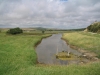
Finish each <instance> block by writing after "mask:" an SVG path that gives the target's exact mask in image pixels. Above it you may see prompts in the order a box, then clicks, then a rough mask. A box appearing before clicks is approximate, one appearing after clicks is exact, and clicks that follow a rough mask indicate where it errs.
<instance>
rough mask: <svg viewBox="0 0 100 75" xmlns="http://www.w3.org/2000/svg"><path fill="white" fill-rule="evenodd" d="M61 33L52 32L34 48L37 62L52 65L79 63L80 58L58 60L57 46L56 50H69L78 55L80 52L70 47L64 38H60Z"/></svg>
mask: <svg viewBox="0 0 100 75" xmlns="http://www.w3.org/2000/svg"><path fill="white" fill-rule="evenodd" d="M61 37H62V34H53V35H52V36H51V37H48V38H45V39H43V40H42V41H41V43H40V44H39V45H38V46H37V48H36V53H37V57H38V62H39V63H41V64H50V65H51V64H53V65H68V64H79V63H80V60H79V59H77V58H75V59H74V60H60V59H57V58H56V53H57V48H58V52H62V51H70V52H71V53H73V54H74V55H77V56H80V55H81V53H80V52H78V51H77V50H74V49H72V48H70V47H69V46H68V45H67V44H66V42H65V41H64V40H62V39H61Z"/></svg>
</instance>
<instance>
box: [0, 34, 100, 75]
mask: <svg viewBox="0 0 100 75" xmlns="http://www.w3.org/2000/svg"><path fill="white" fill-rule="evenodd" d="M67 34H69V35H70V36H66V37H65V38H66V39H67V40H69V42H70V44H73V43H72V42H71V41H70V38H72V37H73V36H74V37H75V38H72V39H71V40H72V41H74V40H75V39H76V37H77V35H76V34H79V35H83V36H84V37H88V38H96V39H98V40H99V35H96V36H94V35H93V37H91V36H92V35H90V34H87V33H66V34H64V35H67ZM72 34H73V35H72ZM74 34H75V35H74ZM47 36H50V34H41V36H40V34H39V35H32V34H31V35H28V34H18V35H7V34H5V33H0V75H100V72H99V70H100V63H99V62H96V63H91V64H83V65H64V66H60V65H43V64H37V55H36V52H35V45H36V44H37V42H39V41H41V39H42V38H44V37H47ZM89 36H90V37H89ZM68 37H70V38H68ZM73 39H74V40H73ZM88 40H89V39H88ZM78 41H80V40H77V41H76V42H75V43H77V42H78ZM99 44H100V43H99ZM77 46H78V45H77ZM81 46H82V45H81ZM78 47H79V46H78ZM82 47H83V48H85V47H84V46H82ZM92 51H93V50H92Z"/></svg>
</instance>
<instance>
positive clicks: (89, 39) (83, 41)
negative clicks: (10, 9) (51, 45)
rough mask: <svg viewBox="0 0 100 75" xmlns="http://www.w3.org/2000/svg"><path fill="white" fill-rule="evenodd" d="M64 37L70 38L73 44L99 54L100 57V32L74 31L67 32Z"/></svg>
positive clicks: (70, 42) (69, 40)
mask: <svg viewBox="0 0 100 75" xmlns="http://www.w3.org/2000/svg"><path fill="white" fill-rule="evenodd" d="M63 38H64V39H66V40H68V42H69V44H71V45H74V46H76V47H78V48H80V49H83V50H88V51H90V52H94V53H96V54H98V57H99V58H100V34H95V33H90V32H73V33H65V34H64V35H63Z"/></svg>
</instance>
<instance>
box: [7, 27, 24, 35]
mask: <svg viewBox="0 0 100 75" xmlns="http://www.w3.org/2000/svg"><path fill="white" fill-rule="evenodd" d="M7 33H8V34H13V35H14V34H20V33H23V30H22V29H20V28H12V29H9V30H8V31H7Z"/></svg>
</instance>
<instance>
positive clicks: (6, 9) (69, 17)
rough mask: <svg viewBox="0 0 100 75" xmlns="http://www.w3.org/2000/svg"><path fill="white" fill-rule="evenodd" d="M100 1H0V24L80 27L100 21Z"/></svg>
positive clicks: (8, 25)
mask: <svg viewBox="0 0 100 75" xmlns="http://www.w3.org/2000/svg"><path fill="white" fill-rule="evenodd" d="M99 7H100V1H99V0H68V1H65V2H64V1H61V0H0V27H17V26H19V27H38V26H41V27H49V28H53V27H54V28H67V29H70V28H71V29H72V28H83V27H87V26H88V25H90V24H91V23H92V22H94V21H95V20H98V21H100V16H99V15H100V13H99V12H100V8H99Z"/></svg>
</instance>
